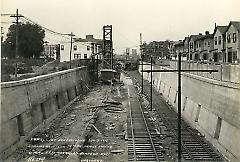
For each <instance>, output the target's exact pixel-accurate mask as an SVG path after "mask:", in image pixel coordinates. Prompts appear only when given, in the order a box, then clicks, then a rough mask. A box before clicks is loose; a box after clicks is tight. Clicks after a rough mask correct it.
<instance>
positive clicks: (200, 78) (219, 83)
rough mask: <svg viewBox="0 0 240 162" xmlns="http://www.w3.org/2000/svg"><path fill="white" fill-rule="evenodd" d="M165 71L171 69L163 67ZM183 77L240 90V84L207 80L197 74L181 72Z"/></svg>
mask: <svg viewBox="0 0 240 162" xmlns="http://www.w3.org/2000/svg"><path fill="white" fill-rule="evenodd" d="M162 68H164V69H170V68H168V67H162ZM175 73H177V72H175ZM181 74H182V75H184V76H187V77H191V78H194V79H197V80H201V81H203V82H207V83H210V84H214V85H219V86H224V87H228V88H233V89H239V90H240V84H238V83H233V82H224V81H219V80H215V79H211V78H206V77H203V76H200V75H195V74H191V73H186V72H181Z"/></svg>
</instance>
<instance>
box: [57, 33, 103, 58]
mask: <svg viewBox="0 0 240 162" xmlns="http://www.w3.org/2000/svg"><path fill="white" fill-rule="evenodd" d="M102 43H103V41H102V40H101V39H95V38H94V37H93V35H86V38H85V39H82V38H76V39H74V41H73V43H72V52H71V60H74V59H89V58H91V57H94V58H96V57H97V55H98V56H99V57H98V58H99V59H101V58H102V55H100V53H101V48H102ZM70 46H71V44H70V42H65V43H62V44H61V45H60V61H61V62H63V61H69V60H70Z"/></svg>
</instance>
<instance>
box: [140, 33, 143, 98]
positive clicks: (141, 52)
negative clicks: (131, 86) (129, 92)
mask: <svg viewBox="0 0 240 162" xmlns="http://www.w3.org/2000/svg"><path fill="white" fill-rule="evenodd" d="M140 54H141V59H142V94H143V51H142V33H140Z"/></svg>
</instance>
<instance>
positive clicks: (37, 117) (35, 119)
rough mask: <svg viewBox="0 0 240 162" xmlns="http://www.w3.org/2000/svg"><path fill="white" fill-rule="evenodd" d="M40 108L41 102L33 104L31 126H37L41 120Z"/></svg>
mask: <svg viewBox="0 0 240 162" xmlns="http://www.w3.org/2000/svg"><path fill="white" fill-rule="evenodd" d="M42 113H43V112H42V110H41V104H37V105H34V106H33V107H32V109H31V116H32V124H33V127H36V126H38V125H39V124H41V123H42V121H43V114H42Z"/></svg>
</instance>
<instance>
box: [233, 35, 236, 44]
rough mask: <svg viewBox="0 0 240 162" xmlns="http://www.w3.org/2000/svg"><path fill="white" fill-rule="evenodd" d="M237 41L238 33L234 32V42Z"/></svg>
mask: <svg viewBox="0 0 240 162" xmlns="http://www.w3.org/2000/svg"><path fill="white" fill-rule="evenodd" d="M236 42H237V34H236V33H233V43H236Z"/></svg>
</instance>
